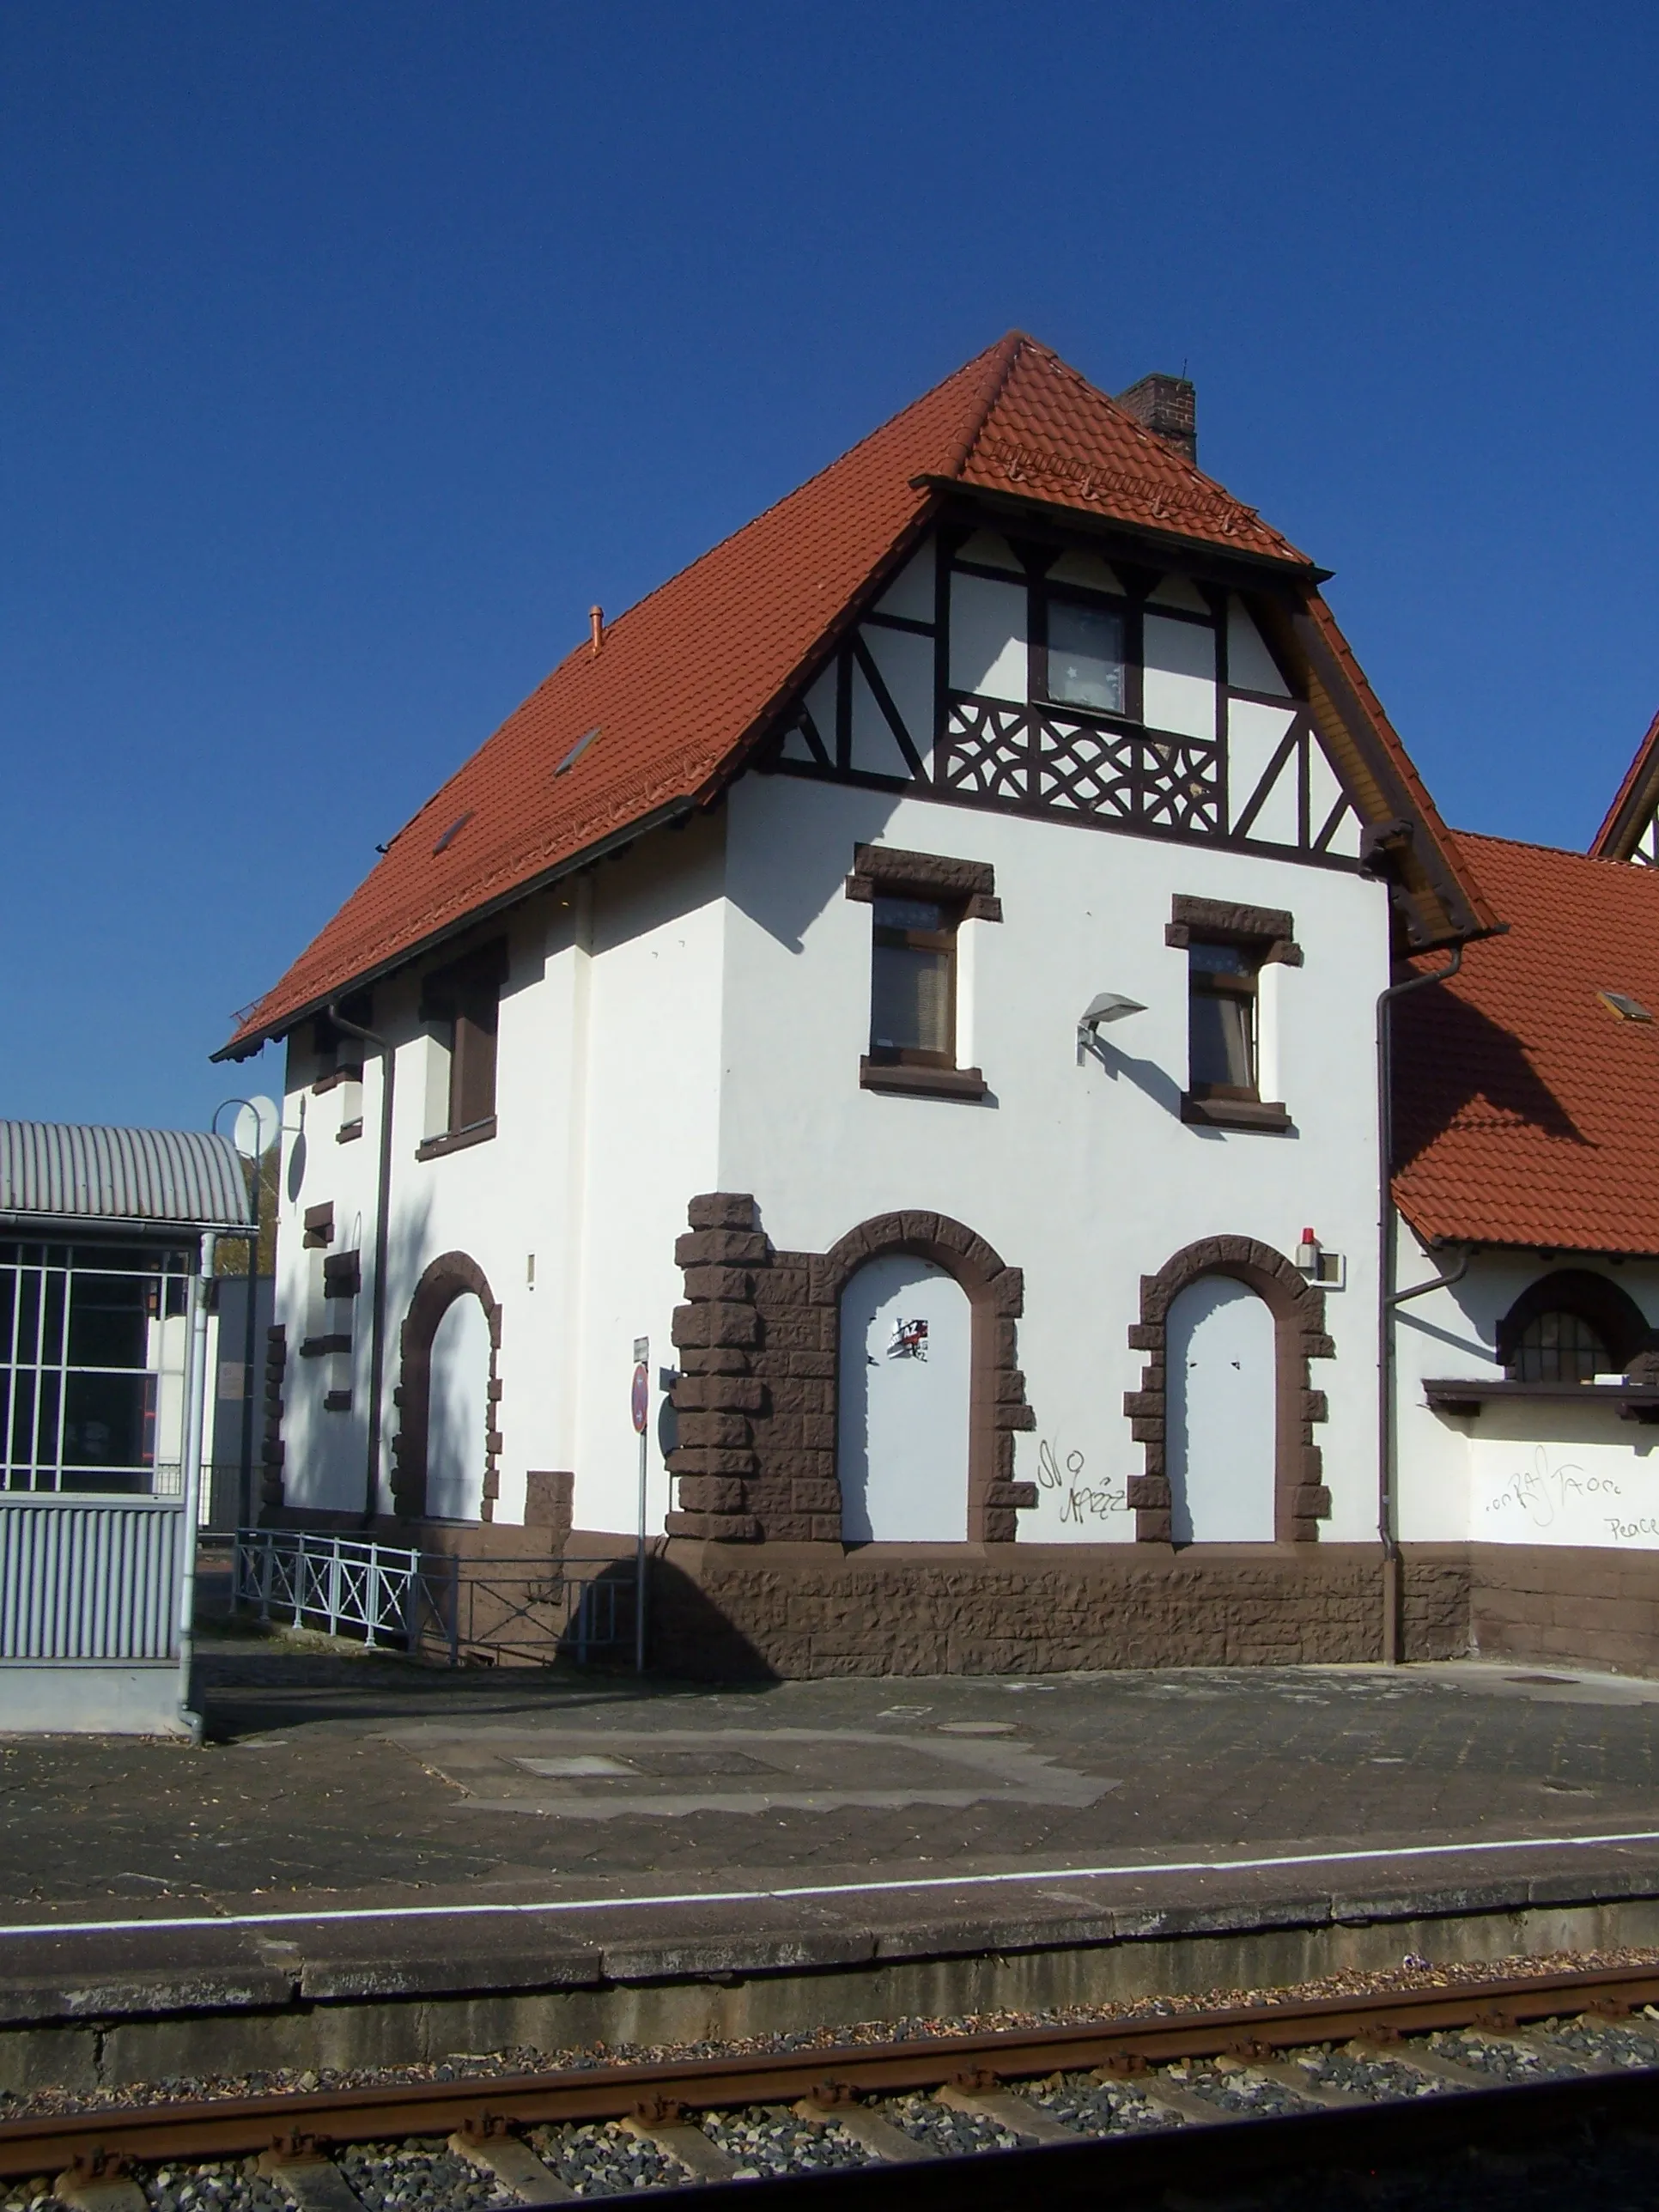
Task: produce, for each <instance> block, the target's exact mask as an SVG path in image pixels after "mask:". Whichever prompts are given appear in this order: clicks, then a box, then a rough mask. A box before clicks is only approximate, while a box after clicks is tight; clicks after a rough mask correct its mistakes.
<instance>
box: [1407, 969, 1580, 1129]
mask: <svg viewBox="0 0 1659 2212" xmlns="http://www.w3.org/2000/svg"><path fill="white" fill-rule="evenodd" d="M1394 1022H1395V1030H1394V1071H1395V1083H1394V1128H1395V1158H1394V1165H1395V1168H1396V1169H1401V1168H1406V1167H1409V1166H1410V1165H1411V1164H1412V1162H1413V1160H1415V1159H1416V1158H1418V1157H1419V1155H1420V1154H1421V1153H1423V1152H1426V1151H1427V1149H1428V1147H1429V1146H1431V1145H1432V1144H1433V1143H1434V1142H1435V1140H1436V1139H1437V1138H1438V1137H1440V1136H1443V1134H1444V1133H1445V1132H1446V1131H1447V1130H1448V1129H1450V1128H1452V1127H1455V1125H1456V1124H1457V1123H1458V1122H1459V1121H1467V1120H1468V1117H1469V1109H1471V1108H1472V1107H1473V1106H1474V1104H1475V1102H1476V1101H1477V1100H1479V1101H1480V1102H1481V1103H1483V1104H1484V1106H1485V1107H1486V1111H1487V1114H1488V1115H1489V1116H1490V1118H1491V1119H1492V1120H1493V1121H1499V1122H1512V1123H1516V1124H1519V1125H1521V1126H1522V1127H1527V1128H1532V1129H1536V1130H1538V1131H1540V1132H1541V1133H1542V1134H1543V1135H1545V1136H1548V1137H1556V1138H1562V1139H1565V1140H1566V1141H1567V1142H1568V1143H1570V1144H1575V1145H1588V1144H1589V1142H1590V1139H1589V1138H1588V1137H1587V1136H1586V1135H1585V1134H1584V1133H1583V1130H1582V1129H1581V1128H1580V1127H1578V1124H1577V1122H1576V1121H1574V1119H1573V1117H1572V1115H1571V1112H1570V1110H1569V1109H1568V1108H1567V1107H1566V1106H1565V1104H1564V1103H1563V1102H1562V1100H1561V1099H1559V1097H1557V1096H1556V1094H1555V1092H1554V1091H1552V1090H1551V1088H1550V1086H1549V1085H1548V1084H1547V1082H1546V1081H1545V1080H1544V1079H1543V1077H1542V1076H1541V1075H1540V1073H1538V1071H1537V1069H1536V1068H1535V1067H1534V1066H1533V1064H1532V1062H1531V1060H1529V1059H1528V1056H1527V1050H1526V1047H1525V1046H1524V1045H1523V1044H1522V1041H1521V1039H1520V1038H1519V1037H1518V1036H1516V1035H1515V1033H1514V1031H1513V1030H1506V1029H1505V1028H1504V1026H1503V1024H1501V1023H1499V1022H1495V1021H1493V1020H1492V1019H1491V1018H1490V1017H1489V1016H1487V1015H1486V1014H1483V1013H1482V1012H1480V1009H1479V1008H1478V1007H1476V1006H1470V1005H1469V1003H1468V1000H1465V999H1460V998H1459V997H1458V996H1457V995H1456V994H1455V992H1453V991H1451V990H1447V989H1441V990H1429V991H1419V992H1414V993H1413V994H1412V995H1411V997H1409V998H1407V999H1402V1000H1401V1001H1400V1003H1399V1005H1398V1006H1396V1007H1395V1014H1394Z"/></svg>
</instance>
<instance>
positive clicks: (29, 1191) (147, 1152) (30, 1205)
mask: <svg viewBox="0 0 1659 2212" xmlns="http://www.w3.org/2000/svg"><path fill="white" fill-rule="evenodd" d="M0 1213H27V1214H39V1215H48V1214H51V1215H57V1216H59V1217H61V1218H64V1219H78V1220H83V1221H156V1222H167V1223H170V1224H173V1225H177V1226H179V1227H181V1228H182V1227H192V1228H203V1229H211V1228H215V1227H226V1228H228V1227H229V1226H231V1225H233V1224H234V1225H237V1226H239V1227H240V1225H242V1224H244V1223H246V1222H247V1221H249V1220H251V1219H252V1215H251V1213H250V1212H249V1201H248V1188H247V1182H246V1177H245V1176H244V1174H243V1172H242V1163H241V1160H240V1157H239V1155H238V1153H237V1151H236V1148H235V1146H234V1145H233V1144H232V1143H231V1141H230V1139H229V1138H228V1137H210V1136H205V1135H204V1134H203V1133H201V1132H200V1131H198V1130H194V1129H104V1128H99V1127H92V1126H87V1125H82V1124H78V1123H75V1122H69V1121H0Z"/></svg>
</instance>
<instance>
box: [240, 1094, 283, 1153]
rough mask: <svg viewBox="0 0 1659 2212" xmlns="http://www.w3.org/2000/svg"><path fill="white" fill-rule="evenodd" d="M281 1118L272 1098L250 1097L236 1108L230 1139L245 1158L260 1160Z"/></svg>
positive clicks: (274, 1136) (268, 1149) (272, 1138)
mask: <svg viewBox="0 0 1659 2212" xmlns="http://www.w3.org/2000/svg"><path fill="white" fill-rule="evenodd" d="M282 1119H283V1117H282V1115H281V1114H280V1113H279V1112H278V1110H277V1106H276V1100H275V1099H274V1098H264V1097H258V1098H250V1099H248V1100H247V1101H246V1103H244V1104H243V1105H241V1106H240V1107H239V1108H238V1109H237V1111H236V1119H235V1121H234V1123H233V1125H232V1127H231V1132H230V1141H231V1143H232V1144H233V1145H234V1146H235V1147H236V1149H237V1151H238V1152H240V1154H241V1156H242V1158H244V1159H245V1160H262V1159H264V1156H265V1154H266V1153H267V1152H269V1151H270V1148H271V1146H273V1145H274V1144H275V1143H276V1132H277V1130H278V1129H279V1127H281V1126H282Z"/></svg>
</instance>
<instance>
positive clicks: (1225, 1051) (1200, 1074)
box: [1187, 944, 1261, 1098]
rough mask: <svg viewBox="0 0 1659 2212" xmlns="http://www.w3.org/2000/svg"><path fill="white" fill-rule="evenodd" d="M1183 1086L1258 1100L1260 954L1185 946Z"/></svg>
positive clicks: (1201, 1093) (1206, 1094) (1196, 1092)
mask: <svg viewBox="0 0 1659 2212" xmlns="http://www.w3.org/2000/svg"><path fill="white" fill-rule="evenodd" d="M1187 957H1188V984H1187V990H1188V1061H1189V1073H1188V1090H1189V1091H1190V1093H1191V1095H1192V1096H1193V1097H1194V1098H1258V1097H1260V1096H1261V1091H1260V1089H1259V1087H1258V1073H1257V1059H1256V1042H1257V1019H1256V998H1257V987H1258V978H1259V975H1260V972H1261V956H1260V954H1259V953H1256V952H1255V951H1252V950H1249V949H1248V948H1247V947H1245V946H1244V945H1206V944H1194V945H1189V947H1188V955H1187Z"/></svg>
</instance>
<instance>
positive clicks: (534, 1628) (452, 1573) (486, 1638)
mask: <svg viewBox="0 0 1659 2212" xmlns="http://www.w3.org/2000/svg"><path fill="white" fill-rule="evenodd" d="M639 1572H640V1571H639V1568H638V1565H636V1562H635V1560H634V1559H631V1558H629V1559H613V1558H611V1557H609V1556H606V1557H604V1558H597V1559H586V1558H584V1559H573V1558H568V1557H564V1558H559V1559H460V1558H458V1557H455V1556H453V1555H451V1554H446V1553H435V1552H418V1551H410V1550H404V1549H402V1548H400V1547H397V1546H394V1545H389V1544H377V1543H374V1542H371V1541H368V1539H367V1538H364V1537H353V1536H336V1535H333V1534H328V1533H326V1532H322V1531H318V1530H314V1529H310V1528H239V1529H238V1530H237V1532H236V1550H235V1559H234V1570H233V1579H232V1596H233V1600H234V1602H235V1603H236V1604H237V1605H239V1606H246V1607H251V1608H252V1610H253V1611H255V1612H256V1613H258V1618H259V1619H260V1620H272V1619H276V1618H285V1619H287V1620H289V1622H291V1624H292V1625H293V1626H295V1627H296V1628H299V1627H308V1628H318V1629H323V1630H325V1631H326V1632H327V1633H328V1634H330V1635H331V1636H342V1635H343V1636H350V1637H362V1638H363V1640H364V1641H365V1642H366V1643H368V1644H369V1645H370V1646H371V1647H373V1646H378V1645H381V1644H384V1645H386V1646H387V1647H388V1648H396V1649H398V1650H404V1651H410V1652H414V1651H419V1650H428V1651H429V1650H433V1649H434V1648H436V1649H438V1650H441V1651H442V1652H443V1653H444V1655H445V1656H446V1657H447V1661H448V1663H449V1664H450V1665H451V1666H452V1667H454V1666H459V1664H460V1662H461V1660H462V1658H463V1656H465V1657H467V1658H469V1659H471V1658H477V1659H481V1660H484V1661H487V1662H497V1661H501V1660H506V1661H508V1662H518V1663H520V1664H523V1665H531V1666H547V1665H550V1663H551V1662H552V1661H553V1660H554V1659H555V1658H556V1657H560V1656H563V1657H567V1658H571V1659H574V1660H575V1661H576V1662H577V1663H578V1664H579V1665H580V1664H582V1663H584V1662H586V1661H587V1660H588V1659H590V1658H592V1657H596V1656H612V1655H616V1654H622V1653H631V1652H632V1651H633V1650H634V1648H635V1621H636V1619H637V1617H638V1616H637V1608H638V1607H639V1606H640V1604H641V1600H642V1596H643V1593H642V1591H641V1589H640V1586H639Z"/></svg>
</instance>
